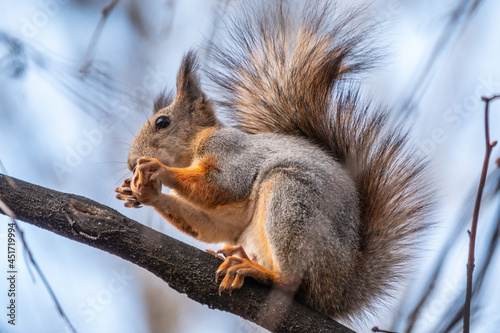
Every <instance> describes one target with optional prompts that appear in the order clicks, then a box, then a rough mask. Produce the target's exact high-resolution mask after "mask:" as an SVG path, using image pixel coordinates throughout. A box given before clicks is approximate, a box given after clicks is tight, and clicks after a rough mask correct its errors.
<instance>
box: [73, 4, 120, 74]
mask: <svg viewBox="0 0 500 333" xmlns="http://www.w3.org/2000/svg"><path fill="white" fill-rule="evenodd" d="M118 1H120V0H111V3H110V4H109V5H107V6H106V7H105V8H104V9H103V10H102V16H101V19H100V20H99V23H98V24H97V27H96V28H95V30H94V33H93V34H92V39H91V40H90V43H89V46H88V48H87V52H86V53H85V57H84V58H83V65H82V67H81V68H80V72H82V73H86V72H87V70H88V68H89V67H90V66H91V65H92V61H93V57H94V53H95V48H96V45H97V40H98V39H99V36H100V35H101V32H102V29H103V28H104V24H105V23H106V20H107V19H108V16H109V14H110V13H111V11H113V9H114V8H115V6H116V5H117V4H118Z"/></svg>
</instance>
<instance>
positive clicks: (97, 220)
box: [0, 174, 353, 333]
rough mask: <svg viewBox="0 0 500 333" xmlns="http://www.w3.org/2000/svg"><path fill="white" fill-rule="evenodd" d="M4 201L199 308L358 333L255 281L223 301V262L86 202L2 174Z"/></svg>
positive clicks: (264, 322) (284, 328) (268, 322)
mask: <svg viewBox="0 0 500 333" xmlns="http://www.w3.org/2000/svg"><path fill="white" fill-rule="evenodd" d="M9 182H10V183H9ZM12 183H13V184H15V185H14V186H13V185H11V184H12ZM0 201H3V202H4V203H5V204H6V205H7V206H8V207H9V208H10V209H11V210H12V211H13V212H14V214H15V215H16V217H17V218H18V219H20V220H22V221H25V222H28V223H31V224H33V225H36V226H38V227H40V228H43V229H47V230H49V231H52V232H54V233H56V234H58V235H61V236H63V237H66V238H69V239H72V240H75V241H77V242H80V243H84V244H87V245H89V246H92V247H95V248H98V249H101V250H103V251H106V252H109V253H112V254H114V255H117V256H119V257H121V258H123V259H125V260H128V261H130V262H132V263H134V264H136V265H138V266H141V267H143V268H145V269H147V270H148V271H150V272H151V273H153V274H155V275H156V276H158V277H159V278H161V279H162V280H164V281H165V282H167V283H168V284H169V286H170V287H172V288H173V289H175V290H177V291H178V292H180V293H185V294H187V296H188V297H189V298H191V299H192V300H194V301H196V302H198V303H201V304H206V305H208V307H209V308H211V309H219V310H222V311H227V312H231V313H233V314H235V315H238V316H240V317H242V318H244V319H246V320H250V321H252V322H254V323H256V324H257V325H260V326H262V327H264V328H266V329H268V330H270V331H272V332H339V333H344V332H353V331H351V330H350V329H348V328H346V327H344V326H343V325H341V324H339V323H337V322H336V321H334V320H332V319H330V318H328V317H325V316H323V315H322V314H320V313H319V312H316V311H314V310H312V309H310V308H309V307H307V306H305V305H303V304H301V303H299V302H298V301H295V300H292V299H290V298H289V297H287V296H285V295H284V294H282V293H280V292H278V291H276V290H272V289H270V288H267V287H264V286H261V285H259V284H257V283H256V282H255V281H253V280H251V279H247V281H245V286H244V287H243V288H242V289H240V290H236V291H233V295H232V296H230V295H229V294H227V293H223V294H222V296H219V295H218V285H217V283H216V282H215V278H214V277H215V271H216V269H217V267H218V265H219V264H220V263H221V262H220V260H219V259H217V258H215V257H214V256H212V255H210V254H208V253H205V252H203V251H200V250H198V249H196V248H194V247H192V246H189V245H187V244H184V243H182V242H180V241H178V240H176V239H173V238H171V237H169V236H167V235H165V234H162V233H160V232H157V231H155V230H153V229H151V228H149V227H147V226H144V225H142V224H140V223H138V222H136V221H134V220H131V219H129V218H127V217H125V216H123V215H121V214H120V213H118V212H117V211H115V210H114V209H111V208H109V207H107V206H104V205H102V204H99V203H97V202H95V201H92V200H90V199H87V198H85V197H81V196H77V195H73V194H66V193H62V192H58V191H54V190H50V189H47V188H44V187H41V186H37V185H34V184H30V183H26V182H24V181H21V180H18V179H15V178H11V177H8V176H5V175H2V174H0ZM0 212H2V211H1V210H0ZM2 213H3V212H2Z"/></svg>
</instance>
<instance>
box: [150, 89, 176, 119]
mask: <svg viewBox="0 0 500 333" xmlns="http://www.w3.org/2000/svg"><path fill="white" fill-rule="evenodd" d="M173 100H174V98H173V96H172V91H169V92H168V93H167V91H166V90H163V91H162V92H161V93H159V94H158V96H157V97H156V99H155V102H154V104H153V114H155V113H157V112H158V111H160V110H161V109H164V108H166V107H167V106H169V105H170V104H172V102H173Z"/></svg>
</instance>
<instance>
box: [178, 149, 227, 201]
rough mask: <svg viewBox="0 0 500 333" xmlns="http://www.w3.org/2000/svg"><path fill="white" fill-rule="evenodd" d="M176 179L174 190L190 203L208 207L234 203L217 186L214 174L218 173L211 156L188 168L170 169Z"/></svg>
mask: <svg viewBox="0 0 500 333" xmlns="http://www.w3.org/2000/svg"><path fill="white" fill-rule="evenodd" d="M169 169H170V171H171V172H172V174H173V177H174V179H175V182H176V183H175V185H174V189H175V190H176V191H177V192H178V193H179V194H180V195H182V196H184V197H185V198H187V199H188V200H190V201H195V202H196V203H198V204H200V205H202V206H204V207H206V208H215V207H217V206H221V205H226V204H230V203H234V202H235V200H233V199H232V197H231V194H230V193H229V192H228V191H227V190H225V189H223V188H221V186H220V185H218V184H216V183H215V182H214V179H213V173H214V172H217V171H218V168H217V165H216V164H215V162H214V159H213V158H212V157H211V156H207V157H204V158H203V159H202V160H200V161H198V162H197V163H196V164H195V165H193V166H190V167H187V168H169Z"/></svg>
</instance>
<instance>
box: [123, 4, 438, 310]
mask: <svg viewBox="0 0 500 333" xmlns="http://www.w3.org/2000/svg"><path fill="white" fill-rule="evenodd" d="M259 8H260V9H256V8H254V7H252V8H250V9H249V10H248V11H245V15H244V16H242V17H240V18H238V19H235V20H234V21H233V22H232V23H230V24H228V25H227V26H228V29H229V32H228V38H229V42H228V41H227V40H226V42H225V43H222V42H221V43H219V44H217V43H215V44H214V45H213V46H212V49H211V51H210V52H211V53H210V54H211V60H212V61H213V64H212V66H211V67H209V68H208V69H205V71H206V73H207V76H208V77H209V78H210V79H211V80H212V82H213V83H215V86H216V87H218V88H219V92H220V94H219V97H217V98H218V99H217V98H214V99H211V98H208V97H207V94H206V93H205V91H204V90H203V89H202V86H201V83H200V79H199V76H198V72H197V71H198V67H199V65H198V62H197V56H196V53H195V51H189V52H188V53H187V54H186V55H185V56H184V58H183V60H182V64H181V66H180V69H179V71H178V74H177V79H176V94H175V96H174V97H172V94H171V95H168V94H165V93H163V94H161V95H160V96H159V98H158V99H157V100H156V101H155V103H154V108H153V109H154V113H153V115H152V116H151V117H150V118H149V120H148V121H147V122H146V124H145V125H144V126H143V127H142V128H141V129H140V131H139V133H138V134H137V135H136V136H135V138H134V139H133V141H132V143H131V146H130V151H129V155H128V161H127V164H128V168H129V169H130V170H131V171H132V172H133V177H132V178H129V179H127V180H125V181H124V182H123V184H122V185H121V186H120V187H117V188H116V189H115V192H117V195H116V196H117V198H118V199H120V200H125V206H126V207H141V206H142V205H146V206H151V207H153V208H154V209H155V210H156V211H157V212H158V213H159V214H161V215H162V216H163V217H164V218H165V219H166V220H167V221H169V222H170V223H171V224H173V225H174V226H175V227H177V228H178V229H179V230H181V231H183V232H184V233H186V234H188V235H190V236H192V237H194V238H196V239H198V240H200V241H203V242H207V243H224V244H225V246H224V247H223V248H222V249H221V250H219V251H217V252H214V251H209V252H211V253H212V254H214V255H216V256H218V257H219V258H221V259H222V260H224V261H223V263H222V264H221V265H220V267H219V268H218V270H217V272H216V280H220V278H221V277H223V278H222V281H221V283H220V288H219V293H220V292H222V291H227V292H229V293H231V292H232V291H233V290H235V289H238V288H241V287H242V286H243V283H244V279H245V277H251V278H253V279H255V280H257V281H258V282H260V283H262V284H264V285H269V286H273V287H277V288H280V289H282V290H285V291H289V292H292V293H294V295H296V297H297V298H298V299H299V300H301V301H303V302H305V303H306V304H307V305H309V306H310V307H312V308H314V309H316V310H317V311H319V312H321V313H323V314H325V315H327V316H329V317H333V318H339V319H344V318H345V319H351V318H353V316H356V315H360V314H362V313H364V312H365V311H370V310H369V309H370V308H371V307H372V306H373V305H374V301H375V300H376V299H378V298H380V297H383V296H386V295H388V294H390V291H391V290H393V289H394V283H395V282H396V281H398V279H400V278H401V277H402V276H403V275H404V274H405V273H406V272H407V270H408V261H409V259H410V258H411V256H412V250H414V249H415V245H417V244H418V239H419V236H420V235H421V234H422V231H424V230H426V228H427V227H428V226H429V223H428V222H427V220H428V217H429V215H428V213H429V207H430V205H431V203H432V202H431V200H432V199H431V197H432V196H431V195H429V194H430V192H429V186H428V182H427V181H426V172H425V170H426V166H425V162H422V160H421V159H419V158H416V157H415V150H414V149H412V148H411V146H409V144H408V142H409V138H408V133H407V131H406V130H404V129H403V127H402V126H388V125H387V124H386V121H387V119H388V112H387V111H386V110H384V109H382V108H379V107H373V106H372V104H370V103H365V102H363V101H362V100H361V97H360V96H359V93H358V90H357V88H356V84H355V81H354V80H353V79H352V77H353V76H352V74H356V73H359V72H362V71H363V70H364V69H365V68H367V66H366V64H367V59H369V57H370V55H369V54H366V52H367V47H366V43H364V39H363V37H364V35H365V34H366V31H361V32H357V31H356V30H355V28H351V27H350V26H351V20H352V19H353V17H354V16H355V15H356V14H353V15H350V16H349V15H348V16H346V17H344V18H343V19H339V20H338V21H336V22H333V23H332V22H330V21H329V20H330V19H331V17H332V16H331V15H330V14H329V13H331V12H332V9H331V6H330V5H325V6H311V8H309V9H304V11H305V14H304V15H303V16H302V19H301V20H299V21H296V20H294V18H293V17H294V16H293V15H292V14H291V10H290V9H291V6H290V4H288V3H287V2H281V1H279V2H270V3H268V4H267V5H262V6H261V7H259ZM365 30H366V29H365ZM218 112H222V113H223V114H225V115H227V116H229V118H230V119H231V120H232V122H233V123H232V124H231V125H227V124H223V122H221V121H220V120H219V118H218V117H217V113H218ZM162 186H166V187H168V188H170V189H171V192H170V194H166V193H163V192H162V191H161V189H162ZM367 309H368V310H367Z"/></svg>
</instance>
